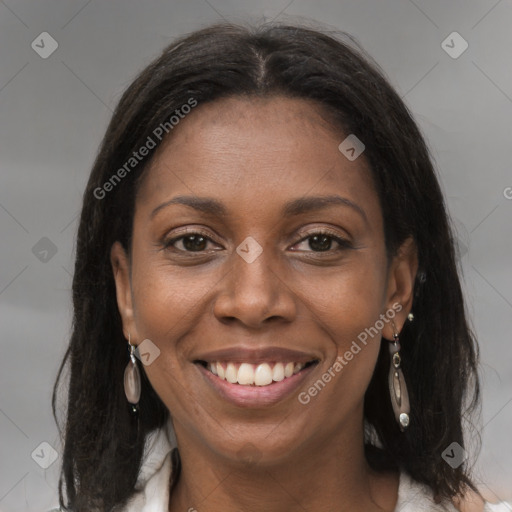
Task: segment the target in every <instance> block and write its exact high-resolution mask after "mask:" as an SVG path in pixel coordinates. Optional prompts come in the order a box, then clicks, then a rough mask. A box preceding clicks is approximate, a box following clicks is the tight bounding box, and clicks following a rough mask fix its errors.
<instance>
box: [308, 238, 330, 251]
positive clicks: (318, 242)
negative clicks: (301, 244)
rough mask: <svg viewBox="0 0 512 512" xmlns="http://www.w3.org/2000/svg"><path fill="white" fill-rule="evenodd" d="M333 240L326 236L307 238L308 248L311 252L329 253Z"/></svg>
mask: <svg viewBox="0 0 512 512" xmlns="http://www.w3.org/2000/svg"><path fill="white" fill-rule="evenodd" d="M332 241H333V238H332V237H331V236H328V235H314V236H310V237H309V247H311V249H312V250H313V251H329V250H330V249H331V245H332Z"/></svg>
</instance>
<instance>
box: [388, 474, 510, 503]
mask: <svg viewBox="0 0 512 512" xmlns="http://www.w3.org/2000/svg"><path fill="white" fill-rule="evenodd" d="M511 511H512V504H508V503H505V502H500V503H497V504H492V503H488V502H486V501H484V500H483V499H482V498H481V497H480V496H478V494H476V493H473V492H472V493H468V494H467V495H466V496H465V497H464V499H463V500H458V501H457V500H455V501H454V502H448V503H435V501H434V499H433V496H432V492H431V491H430V488H429V487H428V486H426V485H424V484H422V483H420V482H416V481H415V480H413V479H412V478H411V477H410V476H409V475H408V474H406V473H405V472H401V473H400V484H399V488H398V501H397V505H396V508H395V512H511Z"/></svg>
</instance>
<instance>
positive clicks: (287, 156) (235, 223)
mask: <svg viewBox="0 0 512 512" xmlns="http://www.w3.org/2000/svg"><path fill="white" fill-rule="evenodd" d="M347 135H348V134H343V133H341V132H340V131H338V130H335V129H334V128H332V127H331V126H329V125H327V124H326V123H325V122H324V121H323V120H322V118H321V117H320V115H319V107H318V106H317V105H316V104H314V103H310V102H307V101H305V100H300V99H287V98H282V97H274V98H270V99H250V100H249V99H237V98H231V99H226V100H220V101H216V102H213V103H211V104H206V105H199V106H198V107H197V108H196V109H194V111H193V112H192V113H191V114H189V115H188V117H186V118H185V119H184V120H182V121H181V122H180V124H179V125H178V126H176V127H175V128H174V130H173V132H172V138H171V139H169V140H168V141H167V143H166V144H165V146H163V147H161V148H160V150H159V152H158V153H157V155H156V157H155V158H154V160H153V162H152V165H151V167H150V168H149V169H148V170H147V171H146V175H145V178H144V180H143V182H142V184H141V186H140V189H139V193H138V196H137V199H136V205H135V216H134V227H133V239H132V251H131V256H130V257H128V256H127V254H125V252H124V250H123V248H122V247H121V245H120V244H119V243H116V244H114V246H113V247H112V252H111V261H112V266H113V270H114V275H115V279H116V287H117V300H118V305H119V310H120V313H121V316H122V319H123V329H124V333H125V336H126V338H128V335H130V337H131V341H132V343H135V344H139V343H141V342H142V341H143V340H150V342H148V341H146V342H145V343H146V347H147V348H148V353H149V354H150V355H149V356H146V357H147V358H148V361H150V364H147V365H144V366H143V368H144V371H145V372H146V374H147V376H148V378H149V380H150V382H151V384H152V386H153V387H154V389H155V390H156V392H157V393H158V395H159V396H160V398H161V399H162V401H163V402H164V403H165V405H166V406H167V407H168V409H169V410H170V412H171V415H172V419H173V424H174V428H175V431H176V435H177V438H178V443H183V444H186V443H194V444H195V445H196V446H201V449H202V450H203V451H204V452H205V453H208V454H210V455H212V456H213V455H215V456H217V457H222V458H224V459H230V460H232V461H235V460H238V459H240V458H243V456H244V454H247V453H248V452H251V451H253V452H254V451H256V452H257V454H258V455H257V456H258V458H259V459H260V461H261V462H265V461H267V462H269V463H271V462H272V461H277V460H284V459H285V458H286V457H288V456H290V454H293V453H299V452H300V453H306V451H307V450H310V451H313V450H316V448H317V447H318V446H321V445H323V446H325V443H326V441H328V442H336V438H337V437H339V436H340V435H346V434H350V435H351V436H354V435H359V434H360V433H361V432H362V417H363V412H362V410H363V409H362V406H363V399H364V393H365V391H366V388H367V386H368V384H369V381H370V379H371V376H372V373H373V370H374V367H375V364H376V360H377V355H378V352H379V347H380V343H381V336H384V337H385V338H386V339H388V340H390V339H392V333H393V329H392V327H391V323H390V320H391V319H392V320H393V322H394V323H395V325H396V327H397V328H398V330H400V329H401V327H402V326H403V323H404V319H405V317H406V315H407V313H408V312H409V310H410V306H411V301H412V287H413V283H414V276H415V274H416V269H417V263H416V257H415V251H414V250H413V249H414V248H413V245H412V244H410V243H409V242H410V241H409V242H407V243H405V244H404V246H403V247H402V249H403V250H402V251H401V252H400V253H399V254H398V255H397V256H396V257H395V258H394V259H393V260H392V261H389V262H388V261H387V259H386V253H385V241H384V233H383V218H382V212H381V209H380V205H379V200H378V196H377V193H376V190H375V188H374V185H373V182H372V179H371V174H370V170H369V168H368V166H367V163H366V161H365V159H364V153H363V155H361V156H360V157H358V158H357V159H356V160H354V161H349V160H348V159H347V158H346V157H345V156H344V155H343V154H342V153H341V152H340V150H339V149H338V146H339V144H340V143H341V142H342V141H343V140H344V139H345V137H346V136H347ZM365 335H366V336H365ZM382 342H383V343H387V342H386V340H382ZM157 349H158V350H159V351H160V353H159V354H158V356H157V357H155V355H156V354H157V353H158V350H157ZM222 377H224V378H222ZM230 381H231V382H230ZM383 385H384V386H387V383H383ZM143 399H144V397H141V400H143ZM249 455H250V454H249Z"/></svg>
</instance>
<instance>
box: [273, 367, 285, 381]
mask: <svg viewBox="0 0 512 512" xmlns="http://www.w3.org/2000/svg"><path fill="white" fill-rule="evenodd" d="M283 379H284V366H283V363H276V364H275V366H274V371H273V372H272V380H275V381H276V382H281V381H282V380H283Z"/></svg>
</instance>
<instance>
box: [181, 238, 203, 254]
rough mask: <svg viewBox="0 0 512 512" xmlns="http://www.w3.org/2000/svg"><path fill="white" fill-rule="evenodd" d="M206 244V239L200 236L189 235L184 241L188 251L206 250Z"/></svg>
mask: <svg viewBox="0 0 512 512" xmlns="http://www.w3.org/2000/svg"><path fill="white" fill-rule="evenodd" d="M189 242H190V243H189ZM204 243H205V238H204V237H203V236H198V235H189V236H186V237H185V238H184V239H183V246H184V247H185V249H187V251H195V250H197V251H202V250H204Z"/></svg>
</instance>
